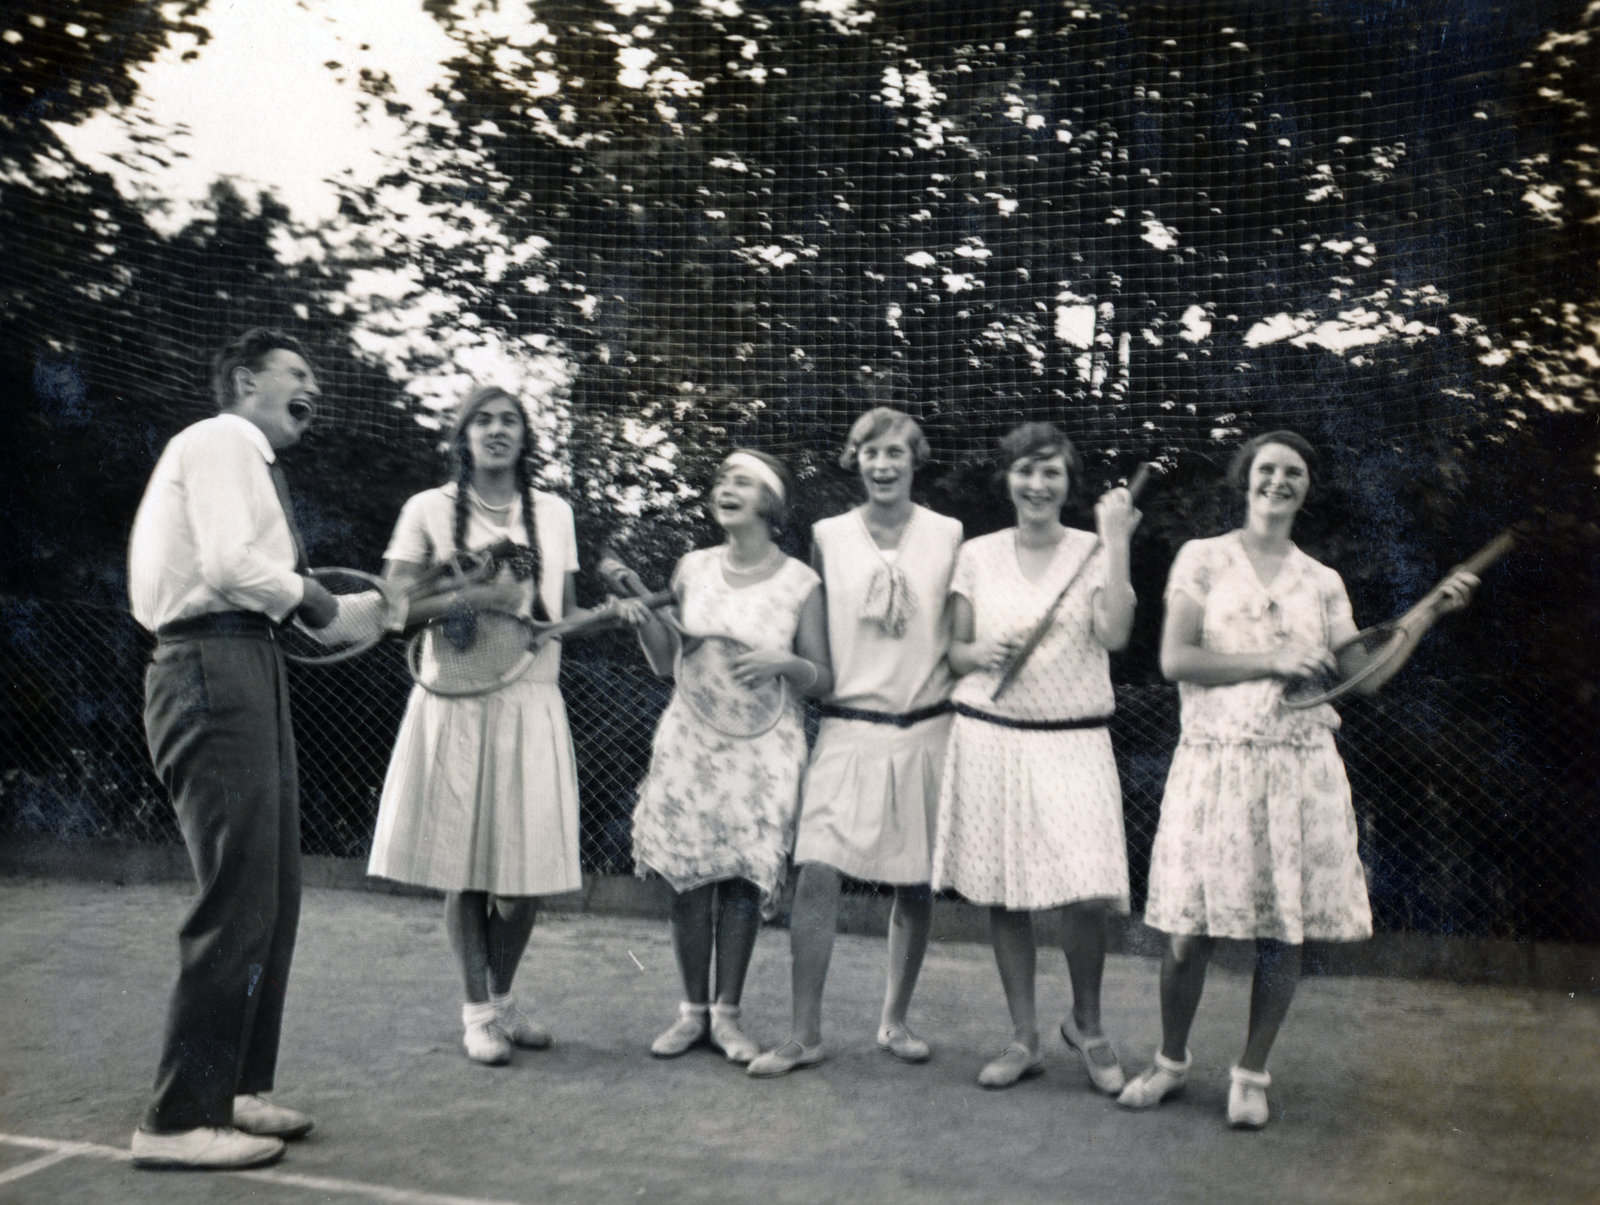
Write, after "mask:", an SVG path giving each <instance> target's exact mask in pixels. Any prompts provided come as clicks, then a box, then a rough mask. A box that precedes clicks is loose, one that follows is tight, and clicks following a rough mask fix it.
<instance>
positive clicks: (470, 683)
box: [406, 609, 538, 698]
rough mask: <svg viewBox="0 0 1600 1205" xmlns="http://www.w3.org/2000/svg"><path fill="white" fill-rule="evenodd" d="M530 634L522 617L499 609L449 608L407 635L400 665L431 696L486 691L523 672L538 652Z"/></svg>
mask: <svg viewBox="0 0 1600 1205" xmlns="http://www.w3.org/2000/svg"><path fill="white" fill-rule="evenodd" d="M536 634H537V633H536V631H535V629H534V628H533V626H532V625H531V624H529V623H528V622H527V621H526V620H524V619H522V618H521V617H519V616H516V615H510V614H507V613H506V612H504V611H469V610H465V609H462V610H459V611H452V612H451V613H449V614H448V615H445V616H443V617H442V618H440V619H436V620H433V621H431V622H430V623H427V624H425V625H424V626H423V628H422V629H421V631H419V632H417V633H416V635H414V636H412V638H411V640H410V642H409V643H408V644H407V646H406V664H407V665H408V666H409V667H410V669H411V676H412V678H413V679H414V680H415V681H416V683H417V685H418V686H420V687H422V688H423V689H424V690H426V691H428V692H430V693H432V694H436V695H444V696H447V697H451V698H455V697H461V696H466V695H482V694H488V693H489V692H490V691H493V690H499V689H500V688H501V687H502V686H505V685H507V684H508V683H511V682H514V681H515V680H516V679H518V678H520V677H521V676H522V675H523V674H524V673H525V672H527V669H528V666H530V665H532V664H533V661H534V658H535V657H537V656H538V650H537V649H536V648H534V645H533V641H534V637H535V635H536Z"/></svg>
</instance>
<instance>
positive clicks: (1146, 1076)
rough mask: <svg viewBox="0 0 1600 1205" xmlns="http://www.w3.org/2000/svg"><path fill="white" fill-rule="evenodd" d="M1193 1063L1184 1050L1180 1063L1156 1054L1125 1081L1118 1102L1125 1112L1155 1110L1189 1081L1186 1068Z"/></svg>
mask: <svg viewBox="0 0 1600 1205" xmlns="http://www.w3.org/2000/svg"><path fill="white" fill-rule="evenodd" d="M1193 1064H1194V1056H1193V1055H1191V1054H1190V1053H1189V1052H1188V1051H1187V1050H1185V1051H1184V1052H1183V1062H1181V1063H1175V1062H1173V1061H1172V1060H1171V1059H1169V1058H1168V1057H1167V1056H1166V1055H1164V1054H1162V1053H1161V1052H1160V1051H1159V1050H1158V1051H1156V1061H1155V1062H1153V1063H1151V1064H1150V1066H1148V1067H1146V1068H1145V1069H1144V1070H1143V1071H1142V1072H1140V1073H1139V1074H1138V1075H1136V1076H1134V1078H1133V1079H1131V1080H1129V1081H1128V1086H1127V1087H1126V1088H1124V1089H1123V1090H1122V1095H1121V1096H1119V1097H1117V1103H1118V1104H1119V1105H1121V1106H1122V1107H1123V1108H1124V1109H1153V1108H1155V1107H1156V1106H1157V1105H1159V1104H1160V1103H1161V1102H1162V1101H1163V1100H1165V1099H1166V1098H1167V1097H1169V1096H1171V1095H1172V1094H1173V1093H1174V1092H1176V1091H1178V1090H1179V1089H1180V1088H1182V1087H1183V1086H1184V1084H1186V1083H1188V1082H1189V1068H1190V1067H1191V1066H1192V1065H1193Z"/></svg>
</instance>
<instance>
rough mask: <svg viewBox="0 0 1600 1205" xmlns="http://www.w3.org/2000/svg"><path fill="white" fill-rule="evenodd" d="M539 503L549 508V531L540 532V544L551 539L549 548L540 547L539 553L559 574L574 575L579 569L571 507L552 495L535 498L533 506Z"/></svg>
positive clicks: (575, 532) (576, 534)
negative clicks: (546, 539)
mask: <svg viewBox="0 0 1600 1205" xmlns="http://www.w3.org/2000/svg"><path fill="white" fill-rule="evenodd" d="M541 501H542V502H545V503H546V504H548V505H549V508H550V521H549V523H548V525H547V526H548V527H549V529H550V530H549V531H548V532H545V531H541V532H540V537H541V544H542V543H543V540H544V538H545V537H546V536H547V535H548V536H549V537H550V538H551V539H550V542H551V547H549V548H545V547H541V548H540V549H539V553H540V555H541V556H544V557H548V558H549V560H550V564H551V565H552V566H554V567H555V568H556V569H558V570H559V571H560V572H561V573H576V572H577V571H578V569H579V565H578V529H577V525H576V523H575V522H574V520H573V517H572V507H571V506H569V505H568V504H567V502H566V501H565V500H564V499H561V498H557V497H556V496H555V495H553V494H548V495H544V496H543V497H542V498H535V500H534V506H535V507H536V508H537V507H538V505H539V503H540V502H541Z"/></svg>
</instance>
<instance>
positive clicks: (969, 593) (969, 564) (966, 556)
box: [950, 540, 978, 603]
mask: <svg viewBox="0 0 1600 1205" xmlns="http://www.w3.org/2000/svg"><path fill="white" fill-rule="evenodd" d="M972 548H973V545H972V541H971V540H968V541H967V542H966V543H964V544H962V545H961V546H960V547H959V548H958V549H956V568H955V572H954V573H952V574H951V575H950V593H951V594H959V595H961V597H962V598H964V599H966V600H967V601H968V602H969V603H970V602H974V601H976V598H977V591H978V569H977V565H976V564H975V563H974V562H975V561H976V560H977V558H976V557H975V556H974V555H973V551H972Z"/></svg>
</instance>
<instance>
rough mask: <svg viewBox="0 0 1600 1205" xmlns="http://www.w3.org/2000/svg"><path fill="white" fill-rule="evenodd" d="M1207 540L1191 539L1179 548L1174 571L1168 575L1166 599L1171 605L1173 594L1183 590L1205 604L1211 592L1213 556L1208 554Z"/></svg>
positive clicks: (1173, 564)
mask: <svg viewBox="0 0 1600 1205" xmlns="http://www.w3.org/2000/svg"><path fill="white" fill-rule="evenodd" d="M1206 551H1207V550H1206V541H1202V540H1190V541H1189V542H1188V543H1187V544H1185V545H1184V546H1183V547H1182V548H1180V549H1178V555H1177V557H1176V558H1174V560H1173V562H1172V572H1171V573H1169V574H1168V575H1167V592H1166V595H1165V596H1164V597H1165V601H1166V603H1167V605H1168V606H1169V607H1170V606H1171V605H1172V596H1173V594H1174V593H1177V592H1178V591H1182V592H1183V593H1184V594H1187V595H1188V596H1189V597H1190V598H1192V599H1194V601H1195V602H1197V603H1199V604H1201V605H1202V606H1204V605H1205V601H1206V595H1208V594H1210V593H1211V579H1212V576H1213V575H1212V570H1211V563H1210V562H1211V558H1210V557H1209V556H1207V555H1206Z"/></svg>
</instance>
